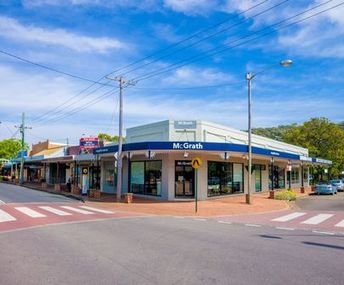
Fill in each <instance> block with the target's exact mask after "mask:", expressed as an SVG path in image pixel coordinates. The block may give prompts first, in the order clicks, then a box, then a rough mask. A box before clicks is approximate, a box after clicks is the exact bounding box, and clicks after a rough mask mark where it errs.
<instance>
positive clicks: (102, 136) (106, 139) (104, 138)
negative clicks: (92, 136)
mask: <svg viewBox="0 0 344 285" xmlns="http://www.w3.org/2000/svg"><path fill="white" fill-rule="evenodd" d="M98 138H99V140H100V141H103V142H118V136H116V135H115V136H111V135H109V134H105V133H100V134H99V135H98Z"/></svg>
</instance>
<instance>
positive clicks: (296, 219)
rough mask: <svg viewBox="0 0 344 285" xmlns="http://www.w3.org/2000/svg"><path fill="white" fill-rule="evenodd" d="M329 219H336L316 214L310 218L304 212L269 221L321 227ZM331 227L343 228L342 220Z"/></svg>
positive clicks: (327, 215)
mask: <svg viewBox="0 0 344 285" xmlns="http://www.w3.org/2000/svg"><path fill="white" fill-rule="evenodd" d="M306 215H307V216H306ZM331 219H333V220H335V219H337V216H336V215H335V214H329V213H316V214H312V215H311V216H310V214H309V213H306V212H294V213H290V214H287V215H283V216H280V217H277V218H274V219H271V221H272V222H277V223H279V224H285V223H291V222H293V223H294V224H295V223H298V224H301V225H321V224H323V223H327V222H330V221H331ZM333 226H334V227H336V228H344V219H343V220H341V221H340V222H337V223H335V224H334V225H333Z"/></svg>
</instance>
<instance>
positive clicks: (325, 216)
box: [301, 214, 333, 225]
mask: <svg viewBox="0 0 344 285" xmlns="http://www.w3.org/2000/svg"><path fill="white" fill-rule="evenodd" d="M331 217H333V215H332V214H319V215H316V216H314V217H312V218H309V219H308V220H305V221H303V222H302V223H301V224H306V225H318V224H320V223H322V222H324V221H326V220H327V219H329V218H331Z"/></svg>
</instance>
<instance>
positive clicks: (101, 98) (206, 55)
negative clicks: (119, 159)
mask: <svg viewBox="0 0 344 285" xmlns="http://www.w3.org/2000/svg"><path fill="white" fill-rule="evenodd" d="M332 1H333V0H329V1H327V2H324V3H322V4H319V5H316V6H314V7H312V8H310V9H307V10H304V11H303V12H300V13H298V14H296V15H294V16H291V17H288V18H286V19H284V20H282V21H280V22H278V23H275V24H273V25H271V26H268V27H266V28H264V29H262V30H259V31H258V32H255V33H253V34H251V35H246V36H244V37H242V38H243V39H244V38H247V37H249V36H252V35H254V34H257V33H260V32H261V31H264V30H266V29H269V28H271V27H273V26H276V25H280V24H281V23H283V22H286V21H288V20H290V19H292V18H295V17H298V16H300V15H302V14H305V13H307V12H309V11H311V10H314V9H316V8H318V7H320V6H323V5H325V4H327V3H329V2H332ZM343 4H344V1H343V2H341V3H340V4H337V5H335V6H332V7H330V8H327V9H325V10H322V11H320V12H317V13H315V14H312V15H310V16H308V17H305V18H302V19H300V20H297V21H295V22H292V23H289V24H287V25H285V26H282V27H280V28H279V29H277V30H274V31H269V32H267V33H264V34H262V35H259V36H257V37H254V38H251V39H249V40H247V41H244V42H242V43H239V44H237V45H235V46H232V47H226V48H224V49H221V50H218V49H219V48H216V49H215V52H213V53H212V54H210V55H208V54H205V55H202V58H204V57H208V56H211V55H214V54H218V53H221V52H224V51H227V50H228V49H232V48H234V47H237V46H240V45H243V44H245V43H248V42H251V41H253V40H256V39H258V38H261V37H264V36H267V35H269V34H271V33H274V32H276V31H278V30H280V29H282V28H286V27H290V26H292V25H295V24H298V23H300V22H303V21H305V20H307V19H310V18H313V17H315V16H318V15H320V14H322V13H324V12H327V11H329V10H332V9H334V8H337V7H339V6H341V5H343ZM195 58H196V60H199V58H200V56H197V57H195ZM192 59H193V60H192V61H196V60H195V59H194V58H192ZM188 63H190V61H189V62H188ZM188 63H183V64H182V66H184V65H186V64H188ZM177 64H179V62H178V63H176V64H173V65H171V66H175V65H177ZM178 67H180V66H178ZM172 69H174V68H170V69H169V70H163V71H160V72H156V73H155V74H148V75H149V77H148V76H146V77H144V78H135V79H137V80H138V81H142V80H144V79H148V78H150V77H153V76H156V75H158V74H161V73H165V72H167V71H170V70H172ZM103 96H104V95H102V96H100V97H99V98H96V99H95V100H96V101H93V102H89V104H92V103H96V102H99V101H101V100H103V99H105V98H106V97H108V96H105V97H103ZM89 104H86V105H84V107H83V108H82V110H84V109H86V108H87V107H88V106H89ZM80 111H81V110H80ZM76 112H78V110H76V111H75V112H73V113H72V114H74V113H76ZM72 114H69V115H68V116H70V115H72ZM62 118H63V117H61V118H57V120H60V119H62Z"/></svg>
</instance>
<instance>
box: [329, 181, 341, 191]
mask: <svg viewBox="0 0 344 285" xmlns="http://www.w3.org/2000/svg"><path fill="white" fill-rule="evenodd" d="M330 183H331V185H332V186H333V187H336V188H337V191H344V181H343V180H341V179H334V180H331V181H330Z"/></svg>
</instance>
